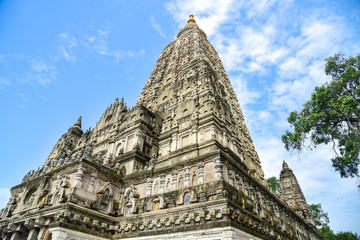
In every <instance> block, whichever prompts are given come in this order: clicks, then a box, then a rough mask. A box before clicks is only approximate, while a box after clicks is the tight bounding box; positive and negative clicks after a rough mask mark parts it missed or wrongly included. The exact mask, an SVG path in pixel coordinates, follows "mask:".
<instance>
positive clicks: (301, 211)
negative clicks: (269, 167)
mask: <svg viewBox="0 0 360 240" xmlns="http://www.w3.org/2000/svg"><path fill="white" fill-rule="evenodd" d="M280 197H281V199H283V200H285V201H286V203H287V204H288V205H289V207H290V208H291V209H292V210H293V211H294V212H296V213H297V214H298V215H299V216H300V217H302V218H303V219H305V220H306V221H307V222H309V223H311V224H313V219H312V217H311V212H310V208H309V206H308V204H307V202H306V199H305V196H304V194H303V192H302V191H301V188H300V185H299V182H298V181H297V179H296V177H295V175H294V173H293V171H292V169H291V168H289V166H288V164H287V163H286V162H285V161H283V164H282V170H281V172H280Z"/></svg>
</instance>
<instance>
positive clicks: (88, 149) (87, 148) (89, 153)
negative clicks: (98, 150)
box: [84, 145, 93, 159]
mask: <svg viewBox="0 0 360 240" xmlns="http://www.w3.org/2000/svg"><path fill="white" fill-rule="evenodd" d="M91 152H92V147H91V145H89V146H87V147H86V148H85V152H84V155H85V157H86V158H89V159H92V158H93V156H92V155H91Z"/></svg>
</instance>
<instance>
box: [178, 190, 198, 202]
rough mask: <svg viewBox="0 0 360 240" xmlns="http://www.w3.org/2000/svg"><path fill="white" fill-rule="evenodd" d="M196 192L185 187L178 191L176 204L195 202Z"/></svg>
mask: <svg viewBox="0 0 360 240" xmlns="http://www.w3.org/2000/svg"><path fill="white" fill-rule="evenodd" d="M197 201H198V199H197V194H196V191H195V190H194V189H191V190H190V189H185V190H183V191H181V192H180V194H179V196H178V198H177V200H176V204H177V205H186V204H190V203H194V202H197Z"/></svg>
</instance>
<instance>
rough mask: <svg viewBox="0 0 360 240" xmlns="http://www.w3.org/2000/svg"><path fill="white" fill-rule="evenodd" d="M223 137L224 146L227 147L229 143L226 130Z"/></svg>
mask: <svg viewBox="0 0 360 240" xmlns="http://www.w3.org/2000/svg"><path fill="white" fill-rule="evenodd" d="M222 139H223V146H224V147H227V146H228V143H227V138H226V132H225V131H224V132H223V135H222Z"/></svg>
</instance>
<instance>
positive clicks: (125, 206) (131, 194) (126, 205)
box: [119, 185, 139, 215]
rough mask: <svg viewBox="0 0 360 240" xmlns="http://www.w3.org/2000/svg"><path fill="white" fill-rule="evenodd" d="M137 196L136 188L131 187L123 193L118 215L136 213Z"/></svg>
mask: <svg viewBox="0 0 360 240" xmlns="http://www.w3.org/2000/svg"><path fill="white" fill-rule="evenodd" d="M138 197H139V194H138V193H137V192H136V188H135V187H133V186H132V185H131V186H130V187H129V188H128V189H127V190H126V191H125V194H124V199H123V202H122V204H121V209H120V213H119V214H120V215H131V214H134V213H136V211H137V205H136V198H138Z"/></svg>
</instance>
